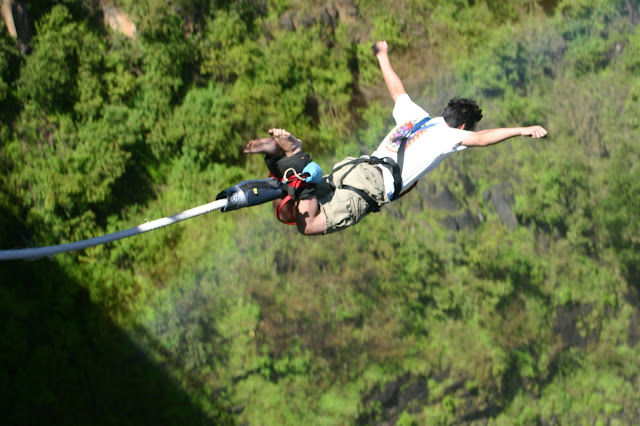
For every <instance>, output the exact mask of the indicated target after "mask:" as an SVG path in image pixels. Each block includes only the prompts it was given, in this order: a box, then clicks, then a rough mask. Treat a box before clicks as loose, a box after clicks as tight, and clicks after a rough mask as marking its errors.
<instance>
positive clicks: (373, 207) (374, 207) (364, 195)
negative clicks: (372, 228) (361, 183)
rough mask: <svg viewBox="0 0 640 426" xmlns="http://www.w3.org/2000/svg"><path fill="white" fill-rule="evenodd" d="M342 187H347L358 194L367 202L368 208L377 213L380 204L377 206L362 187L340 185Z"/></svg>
mask: <svg viewBox="0 0 640 426" xmlns="http://www.w3.org/2000/svg"><path fill="white" fill-rule="evenodd" d="M342 188H343V189H348V190H349V191H353V192H355V193H356V194H358V195H359V196H361V197H362V199H364V200H365V201H366V202H367V204H369V210H370V211H372V212H373V213H377V212H379V211H380V206H378V203H377V202H376V200H374V199H373V198H372V197H371V195H369V194H367V193H366V192H364V191H363V190H362V189H359V188H356V187H353V186H351V185H342Z"/></svg>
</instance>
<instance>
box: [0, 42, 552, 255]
mask: <svg viewBox="0 0 640 426" xmlns="http://www.w3.org/2000/svg"><path fill="white" fill-rule="evenodd" d="M372 49H373V53H374V54H375V56H376V57H377V59H378V63H379V65H380V70H381V71H382V76H383V78H384V81H385V83H386V85H387V89H388V90H389V94H390V95H391V97H392V99H393V101H394V103H395V105H394V108H393V118H394V119H395V122H396V126H395V127H394V128H393V129H392V130H391V131H390V132H389V133H388V134H387V136H386V137H385V138H384V139H383V140H382V142H381V143H380V145H379V146H378V148H377V149H376V150H375V151H374V152H373V154H372V155H371V156H362V157H360V158H354V157H347V158H346V159H344V160H343V161H341V162H339V163H337V164H336V165H335V166H334V168H333V171H332V173H331V174H330V175H328V176H323V175H322V169H321V168H320V166H319V165H318V164H317V163H315V162H314V161H312V158H311V156H310V155H309V154H307V153H305V152H304V151H303V150H302V141H301V140H300V139H298V138H297V137H295V136H293V135H292V134H291V133H289V132H288V131H286V130H284V129H278V128H273V129H271V130H269V134H270V137H266V138H260V139H254V140H252V141H250V142H248V143H247V145H246V147H245V148H244V152H245V153H247V154H261V155H264V156H265V162H266V165H267V168H268V169H269V172H270V175H269V177H268V178H266V179H257V180H247V181H243V182H240V183H238V184H237V185H234V186H232V187H231V188H228V189H226V190H224V191H222V192H220V193H219V194H218V196H217V197H216V201H214V202H212V203H209V204H206V205H203V206H199V207H196V208H193V209H190V210H187V211H185V212H182V213H178V214H175V215H173V216H170V217H166V218H162V219H157V220H154V221H152V222H148V223H145V224H143V225H140V226H136V227H133V228H130V229H127V230H123V231H118V232H114V233H112V234H108V235H103V236H99V237H95V238H90V239H88V240H83V241H78V242H73V243H68V244H60V245H55V246H48V247H36V248H26V249H14V250H0V261H1V260H14V259H29V258H38V257H44V256H51V255H54V254H56V253H62V252H68V251H72V250H81V249H85V248H88V247H93V246H96V245H98V244H105V243H108V242H112V241H116V240H119V239H122V238H127V237H130V236H133V235H138V234H141V233H143V232H149V231H152V230H155V229H158V228H161V227H164V226H168V225H171V224H174V223H177V222H179V221H182V220H186V219H190V218H192V217H195V216H198V215H202V214H205V213H209V212H211V211H215V210H222V211H223V212H228V211H233V210H237V209H240V208H244V207H251V206H255V205H259V204H263V203H266V202H269V201H272V202H273V208H274V212H275V214H276V217H277V218H278V219H279V220H280V221H281V222H283V223H286V224H291V225H296V226H297V228H298V231H300V233H302V234H304V235H322V234H329V233H332V232H336V231H341V230H344V229H346V228H347V227H349V226H352V225H354V224H356V223H358V222H360V221H361V220H362V219H363V218H364V217H365V216H366V215H368V214H369V213H372V212H377V211H379V210H380V208H381V207H382V206H384V205H385V204H387V203H389V202H391V201H394V200H397V199H398V198H400V197H402V196H403V195H404V194H406V193H407V192H408V191H410V190H411V189H412V188H413V187H414V186H415V184H416V183H417V182H418V180H419V179H420V178H421V177H423V176H424V175H426V174H427V173H429V172H430V171H432V170H433V169H434V168H435V167H437V166H438V165H439V164H440V163H441V162H442V161H443V160H444V159H445V158H447V157H448V156H449V155H451V154H452V153H454V152H458V151H462V150H464V149H466V148H468V147H485V146H489V145H493V144H496V143H500V142H503V141H505V140H507V139H510V138H512V137H515V136H530V137H533V138H542V137H545V136H546V134H547V131H546V130H545V129H544V128H543V127H542V126H529V127H507V128H498V129H487V130H481V131H478V132H474V129H475V126H476V123H477V122H478V121H480V119H481V118H482V110H481V109H480V108H479V107H478V105H477V103H476V102H475V101H473V100H471V99H460V98H454V99H452V100H450V101H449V103H448V105H447V106H446V108H445V109H444V112H443V113H442V116H440V117H431V116H430V115H429V114H428V113H427V112H426V111H425V110H424V109H422V107H420V106H418V105H417V104H415V103H414V102H413V101H412V100H411V98H410V97H409V95H408V94H407V92H406V91H405V88H404V85H403V84H402V81H401V80H400V78H399V77H398V75H397V74H396V72H395V71H394V69H393V67H392V66H391V62H390V60H389V55H388V51H389V46H388V44H387V42H386V41H378V42H376V43H375V44H374V45H373V47H372Z"/></svg>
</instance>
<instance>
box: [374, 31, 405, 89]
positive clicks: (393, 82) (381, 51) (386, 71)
mask: <svg viewBox="0 0 640 426" xmlns="http://www.w3.org/2000/svg"><path fill="white" fill-rule="evenodd" d="M372 49H373V54H374V55H376V58H378V63H379V64H380V70H381V71H382V77H383V78H384V82H385V83H387V89H389V94H390V95H391V97H392V98H393V101H394V102H395V101H396V99H398V96H400V95H403V94H406V93H407V91H406V90H404V86H403V85H402V81H401V80H400V77H398V74H396V72H395V71H394V69H393V67H392V66H391V61H389V45H388V44H387V42H386V41H378V42H376V43H375V44H374V45H373V47H372Z"/></svg>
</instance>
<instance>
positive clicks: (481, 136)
mask: <svg viewBox="0 0 640 426" xmlns="http://www.w3.org/2000/svg"><path fill="white" fill-rule="evenodd" d="M546 135H547V131H546V130H545V129H544V127H542V126H530V127H505V128H501V129H487V130H480V131H478V132H474V133H470V134H469V135H467V136H466V137H465V138H464V139H463V140H462V142H461V145H463V146H489V145H493V144H496V143H500V142H503V141H505V140H507V139H510V138H512V137H514V136H531V137H532V138H543V137H545V136H546Z"/></svg>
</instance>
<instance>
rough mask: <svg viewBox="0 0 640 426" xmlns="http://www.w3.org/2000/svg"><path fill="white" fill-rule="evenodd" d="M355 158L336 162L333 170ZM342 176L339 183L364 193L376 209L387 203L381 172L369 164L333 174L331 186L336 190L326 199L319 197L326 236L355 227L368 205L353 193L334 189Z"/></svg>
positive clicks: (349, 167)
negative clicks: (373, 202)
mask: <svg viewBox="0 0 640 426" xmlns="http://www.w3.org/2000/svg"><path fill="white" fill-rule="evenodd" d="M355 159H356V158H353V157H347V158H346V159H345V160H344V161H341V162H339V163H337V164H336V165H335V166H334V169H335V168H337V167H339V166H340V165H342V164H344V163H347V162H349V161H353V160H355ZM349 170H351V171H349ZM345 174H346V176H345ZM343 176H345V177H344V180H343V181H342V184H344V185H349V186H353V187H354V188H358V189H361V190H363V191H364V192H366V193H367V194H369V195H370V196H371V198H373V199H374V200H375V201H376V202H377V203H378V205H379V206H380V205H382V204H384V203H385V202H387V200H386V196H385V191H384V181H383V179H382V173H381V171H380V169H378V167H377V166H374V165H373V164H369V163H360V164H358V165H356V166H345V167H343V168H342V169H340V170H338V171H337V172H335V173H334V174H333V178H332V181H331V183H333V184H334V185H335V186H336V190H335V191H334V192H333V193H331V194H329V195H327V196H324V197H319V198H318V202H319V203H320V208H321V209H322V212H323V213H324V215H325V217H326V218H327V226H326V228H325V231H324V233H325V234H330V233H332V232H336V231H341V230H343V229H345V228H347V227H349V226H351V225H354V224H356V223H358V222H360V220H362V218H364V217H365V216H366V215H367V213H368V207H369V204H367V202H366V201H365V200H364V198H362V197H361V196H360V195H358V194H357V193H356V192H355V191H351V190H349V189H343V188H338V187H337V186H338V185H339V184H340V180H341V179H342V178H343Z"/></svg>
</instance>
